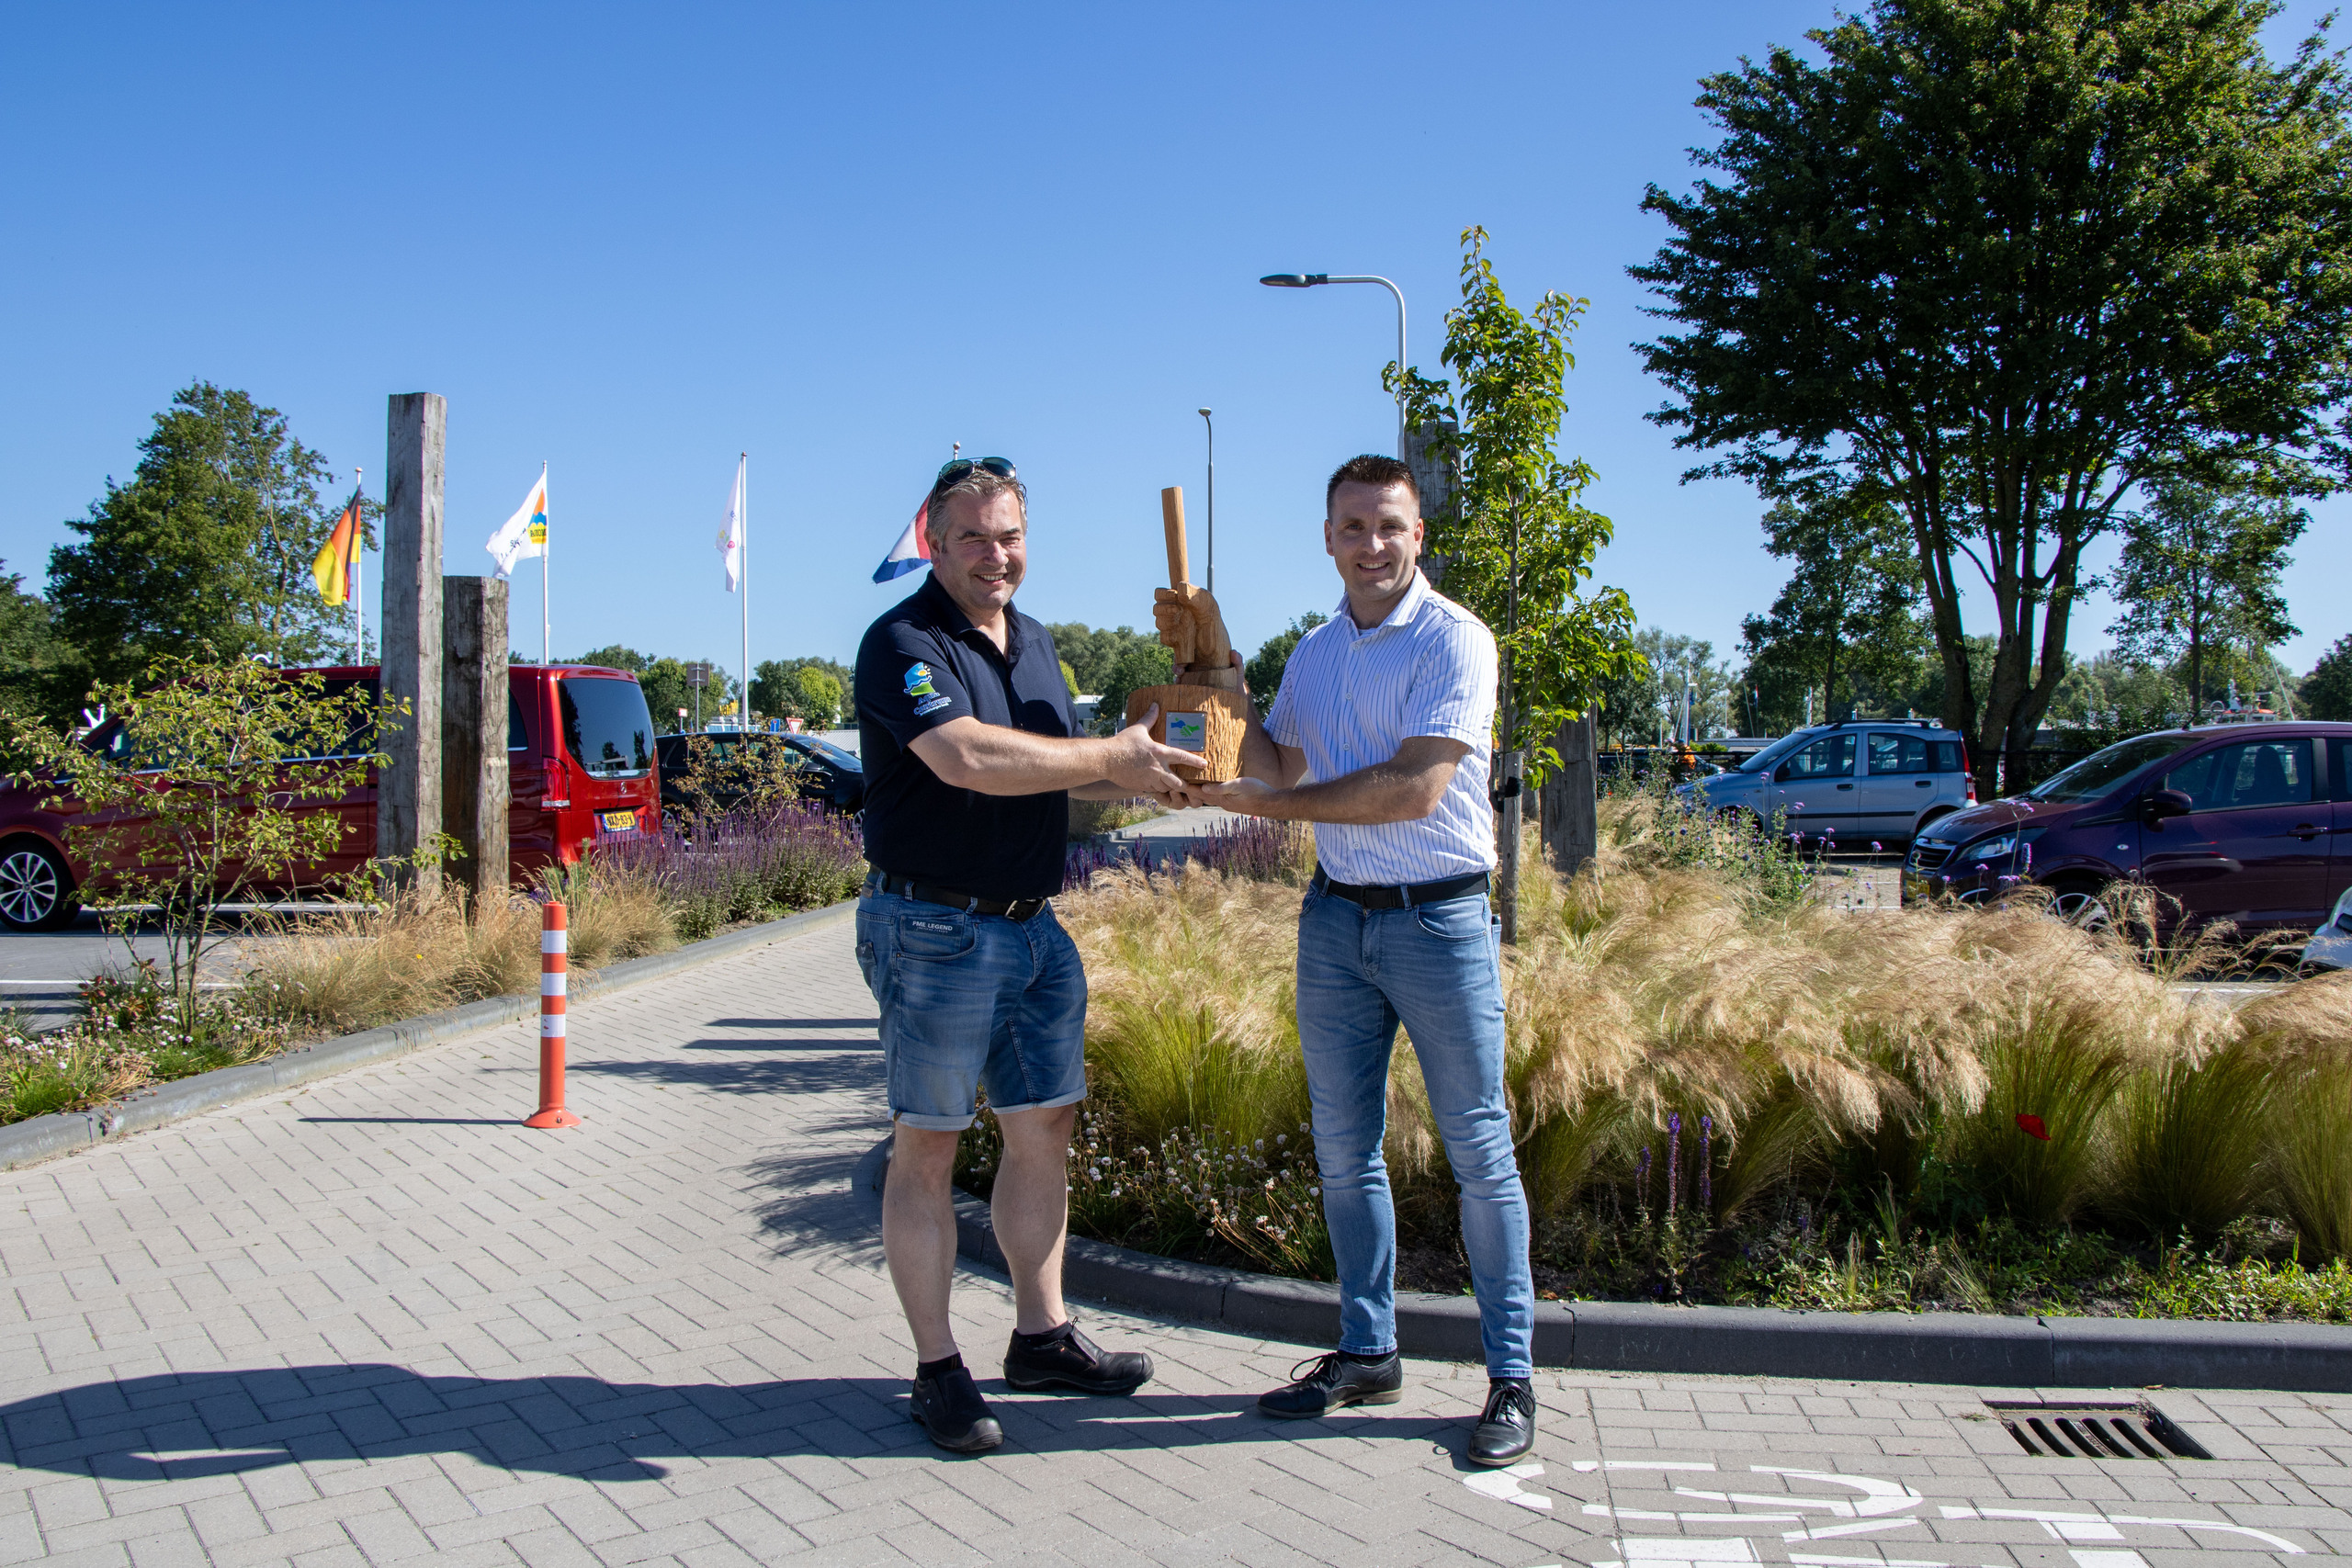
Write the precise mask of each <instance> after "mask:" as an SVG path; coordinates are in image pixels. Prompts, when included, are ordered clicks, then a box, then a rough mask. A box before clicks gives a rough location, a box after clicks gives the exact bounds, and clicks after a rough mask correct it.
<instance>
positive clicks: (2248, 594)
mask: <svg viewBox="0 0 2352 1568" xmlns="http://www.w3.org/2000/svg"><path fill="white" fill-rule="evenodd" d="M2308 523H2309V519H2308V518H2307V517H2306V516H2305V515H2304V514H2303V513H2302V511H2301V509H2300V508H2298V507H2296V506H2294V505H2292V504H2290V502H2287V501H2285V500H2283V499H2281V498H2278V497H2275V496H2272V497H2265V496H2259V495H2255V494H2252V493H2249V492H2247V491H2244V490H2229V489H2222V488H2218V487H2215V486H2212V485H2207V484H2199V483H2197V482H2195V481H2194V480H2190V479H2177V478H2175V479H2159V480H2157V481H2156V482H2155V483H2154V485H2152V486H2151V487H2150V502H2149V505H2148V507H2147V508H2146V510H2144V511H2142V512H2136V513H2132V514H2131V515H2130V516H2129V517H2126V518H2125V519H2124V520H2123V558H2122V560H2121V561H2120V563H2119V564H2118V565H2117V567H2116V571H2115V581H2114V582H2113V584H2112V591H2113V592H2114V595H2115V598H2116V600H2117V601H2118V602H2119V603H2120V604H2122V605H2123V614H2122V615H2121V616H2120V617H2119V618H2118V619H2117V620H2116V622H2115V623H2114V624H2113V625H2112V626H2109V627H2108V628H2107V629H2108V631H2109V635H2111V636H2113V637H2115V638H2116V640H2117V642H2118V643H2119V644H2120V646H2121V647H2122V648H2123V649H2124V650H2125V651H2126V652H2128V653H2131V654H2134V655H2137V656H2138V657H2139V658H2141V659H2143V660H2148V661H2150V662H2154V663H2164V662H2165V661H2168V660H2174V659H2179V658H2186V659H2187V660H2188V698H2189V711H2190V712H2191V713H2202V712H2204V711H2205V701H2206V696H2207V694H2208V693H2209V692H2211V689H2212V688H2211V685H2210V684H2209V683H2208V682H2207V679H2206V674H2207V671H2206V664H2207V661H2208V656H2209V655H2210V654H2211V651H2212V650H2213V649H2214V647H2215V646H2216V645H2217V644H2228V643H2243V644H2247V645H2251V646H2253V647H2256V648H2263V647H2267V646H2269V645H2271V644H2274V643H2280V642H2284V641H2286V640H2287V639H2288V638H2289V637H2294V636H2296V635H2297V634H2298V632H2299V631H2300V629H2301V628H2299V627H2298V626H2296V625H2295V624H2294V623H2293V622H2292V621H2290V620H2289V619H2288V618H2287V601H2286V600H2285V598H2283V597H2282V596H2281V595H2280V594H2279V592H2278V574H2279V573H2280V572H2281V571H2283V570H2285V569H2286V568H2287V567H2288V566H2289V565H2290V557H2289V556H2288V554H2287V549H2288V547H2289V546H2290V545H2292V544H2293V543H2294V542H2295V541H2296V540H2297V539H2298V538H2301V536H2302V532H2303V529H2304V528H2305V527H2306V526H2307V525H2308Z"/></svg>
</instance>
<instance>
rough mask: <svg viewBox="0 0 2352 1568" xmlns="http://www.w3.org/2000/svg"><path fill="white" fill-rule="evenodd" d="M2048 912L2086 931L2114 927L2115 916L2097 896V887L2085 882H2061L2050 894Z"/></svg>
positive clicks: (2107, 929) (2109, 929) (2112, 928)
mask: <svg viewBox="0 0 2352 1568" xmlns="http://www.w3.org/2000/svg"><path fill="white" fill-rule="evenodd" d="M2050 912H2051V913H2052V914H2053V915H2055V916H2057V917H2058V918H2059V919H2062V920H2064V921H2065V922H2066V923H2067V924H2068V925H2070V926H2080V927H2082V928H2083V930H2085V931H2113V930H2114V929H2115V916H2114V914H2113V913H2112V912H2111V911H2110V910H2109V908H2108V907H2107V903H2106V900H2104V899H2102V898H2101V897H2099V889H2098V887H2096V886H2092V885H2091V884H2090V883H2087V882H2069V883H2064V884H2062V885H2061V886H2059V887H2058V888H2057V890H2056V891H2055V892H2054V893H2053V894H2052V896H2051V899H2050Z"/></svg>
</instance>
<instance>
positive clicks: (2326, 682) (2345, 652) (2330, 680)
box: [2295, 632, 2352, 724]
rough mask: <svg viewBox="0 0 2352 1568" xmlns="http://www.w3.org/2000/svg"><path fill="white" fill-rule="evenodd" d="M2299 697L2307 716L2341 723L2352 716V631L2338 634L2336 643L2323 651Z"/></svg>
mask: <svg viewBox="0 0 2352 1568" xmlns="http://www.w3.org/2000/svg"><path fill="white" fill-rule="evenodd" d="M2295 697H2296V701H2297V704H2298V705H2300V706H2301V709H2302V711H2303V714H2304V716H2306V717H2309V718H2324V719H2331V720H2334V721H2335V722H2336V723H2338V724H2341V723H2343V722H2345V721H2346V720H2348V719H2352V632H2347V633H2346V634H2345V635H2344V636H2342V637H2337V638H2336V639H2335V647H2333V648H2331V649H2328V650H2327V651H2326V652H2325V653H2323V654H2321V655H2320V657H2319V662H2318V663H2316V664H2314V665H2312V672H2311V673H2310V674H2308V675H2306V676H2304V677H2303V683H2302V687H2301V690H2300V691H2298V692H2297V693H2296V694H2295Z"/></svg>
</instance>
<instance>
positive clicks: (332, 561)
mask: <svg viewBox="0 0 2352 1568" xmlns="http://www.w3.org/2000/svg"><path fill="white" fill-rule="evenodd" d="M361 499H362V498H361V496H360V492H359V491H356V490H355V491H352V492H351V500H350V502H349V503H348V504H347V505H345V507H344V509H343V515H342V516H340V517H338V518H336V519H335V523H334V533H332V534H329V535H328V536H327V542H326V545H325V547H323V548H322V549H321V550H320V551H319V555H318V558H317V559H316V560H313V561H312V562H311V577H312V578H313V579H314V580H316V581H317V582H318V585H319V597H320V598H322V599H323V600H325V601H326V602H327V604H328V605H329V606H330V607H331V608H334V609H340V608H342V607H343V604H344V601H345V600H346V599H348V598H350V597H351V569H352V567H353V566H354V565H355V564H356V562H357V561H358V559H359V551H360V549H361V547H362V546H363V545H364V544H365V542H366V539H367V535H366V532H365V530H364V529H363V528H362V527H361V525H360V507H361Z"/></svg>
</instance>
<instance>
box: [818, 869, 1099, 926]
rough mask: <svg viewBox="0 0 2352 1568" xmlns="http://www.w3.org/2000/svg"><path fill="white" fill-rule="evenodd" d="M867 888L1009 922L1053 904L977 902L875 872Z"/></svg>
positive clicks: (1032, 900)
mask: <svg viewBox="0 0 2352 1568" xmlns="http://www.w3.org/2000/svg"><path fill="white" fill-rule="evenodd" d="M865 885H866V886H868V887H874V888H878V889H880V890H881V891H882V892H884V893H890V894H895V895H897V896H898V897H901V898H912V899H915V900H917V901H918V902H921V903H924V904H944V905H945V906H947V908H951V909H961V910H963V911H964V912H965V913H966V914H967V915H1002V916H1003V917H1004V918H1005V919H1009V920H1025V919H1029V918H1030V917H1032V916H1034V915H1035V914H1036V913H1037V912H1038V911H1039V910H1041V909H1043V908H1045V907H1046V905H1047V904H1049V903H1051V902H1052V900H1051V899H1047V898H1016V899H1014V900H1013V901H1012V903H1010V904H1007V903H1003V902H1001V901H1000V900H998V899H995V898H976V897H973V896H972V895H971V894H969V893H958V892H956V889H954V888H953V887H933V886H931V885H930V884H929V883H927V882H917V881H916V880H915V879H914V878H913V877H911V876H898V875H894V874H891V873H889V872H887V871H877V872H876V873H875V874H873V875H871V876H869V877H867V878H866V879H865Z"/></svg>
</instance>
